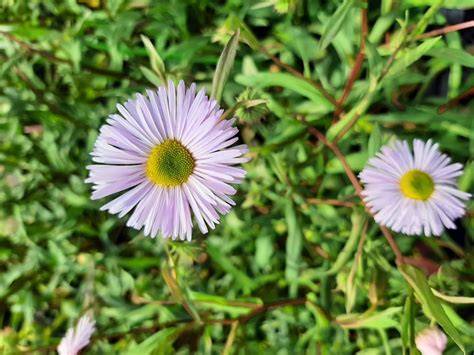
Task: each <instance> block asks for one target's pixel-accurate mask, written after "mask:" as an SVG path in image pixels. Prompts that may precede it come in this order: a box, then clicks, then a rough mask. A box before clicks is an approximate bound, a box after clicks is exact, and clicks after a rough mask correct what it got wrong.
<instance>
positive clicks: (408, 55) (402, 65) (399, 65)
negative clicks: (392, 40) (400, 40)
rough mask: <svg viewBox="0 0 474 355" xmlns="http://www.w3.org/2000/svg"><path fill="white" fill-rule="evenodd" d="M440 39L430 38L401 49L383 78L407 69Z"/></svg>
mask: <svg viewBox="0 0 474 355" xmlns="http://www.w3.org/2000/svg"><path fill="white" fill-rule="evenodd" d="M440 39H441V37H435V38H430V39H427V40H426V41H424V42H423V43H422V44H420V45H419V46H418V47H416V48H410V49H406V50H404V51H402V52H401V53H400V54H399V56H398V57H397V59H395V62H394V63H393V65H392V67H391V68H390V70H389V71H388V73H387V75H386V77H385V78H389V77H393V76H394V75H396V74H399V73H400V72H402V71H404V70H405V69H407V68H408V67H409V66H410V65H412V64H413V63H415V62H416V61H418V60H419V59H420V58H421V57H422V56H424V55H425V54H426V53H428V51H429V50H430V49H431V47H433V46H434V45H435V44H436V42H438V41H439V40H440Z"/></svg>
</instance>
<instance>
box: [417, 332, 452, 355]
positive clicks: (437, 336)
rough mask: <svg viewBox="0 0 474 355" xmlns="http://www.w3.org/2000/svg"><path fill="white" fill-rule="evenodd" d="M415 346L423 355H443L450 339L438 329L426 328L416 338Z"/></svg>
mask: <svg viewBox="0 0 474 355" xmlns="http://www.w3.org/2000/svg"><path fill="white" fill-rule="evenodd" d="M415 344H416V348H417V349H418V350H420V352H421V355H441V354H443V351H444V349H446V345H447V344H448V338H447V337H446V334H444V333H443V332H442V331H441V330H439V329H438V328H426V329H425V330H423V331H422V332H421V333H419V334H418V335H417V336H416V338H415Z"/></svg>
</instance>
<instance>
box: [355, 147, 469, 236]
mask: <svg viewBox="0 0 474 355" xmlns="http://www.w3.org/2000/svg"><path fill="white" fill-rule="evenodd" d="M438 148H439V146H438V144H433V143H432V141H431V140H428V141H427V142H426V143H425V142H423V141H421V140H419V139H415V140H414V143H413V151H414V154H412V152H411V150H410V148H409V146H408V143H407V142H406V141H396V142H395V143H394V144H393V145H390V146H385V147H382V149H381V152H379V153H377V155H376V156H375V157H374V158H371V159H370V160H369V162H368V164H367V166H366V167H365V169H364V170H363V171H362V172H361V173H360V175H359V177H360V179H361V181H362V183H364V185H365V189H364V191H363V192H362V195H363V196H364V201H365V202H366V204H367V206H368V208H369V209H370V211H371V212H372V213H374V218H375V221H376V222H377V223H379V224H381V225H384V226H387V227H389V228H391V229H392V230H394V231H396V232H401V233H404V234H410V235H421V234H424V235H425V236H431V235H436V236H438V235H441V233H443V231H444V228H449V229H455V228H456V226H455V224H454V223H453V221H454V220H455V219H456V218H459V217H461V216H462V215H463V214H464V212H465V206H464V202H463V200H467V199H469V198H470V196H471V195H470V194H468V193H466V192H462V191H460V190H459V189H458V188H457V181H456V180H457V177H459V176H460V175H462V165H461V164H458V163H456V164H451V159H450V158H449V157H448V156H447V155H446V154H442V153H441V152H440V151H439V149H438Z"/></svg>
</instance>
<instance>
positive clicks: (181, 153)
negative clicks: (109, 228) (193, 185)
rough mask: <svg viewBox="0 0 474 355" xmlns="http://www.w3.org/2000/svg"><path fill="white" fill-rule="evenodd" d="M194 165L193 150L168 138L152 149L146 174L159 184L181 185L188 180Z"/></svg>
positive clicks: (168, 185) (167, 185)
mask: <svg viewBox="0 0 474 355" xmlns="http://www.w3.org/2000/svg"><path fill="white" fill-rule="evenodd" d="M194 166H195V161H194V158H193V156H192V154H191V152H190V151H189V150H188V149H187V148H186V147H185V146H183V145H182V144H181V143H180V142H178V141H177V140H174V139H167V140H165V141H164V142H163V143H160V144H158V145H157V146H156V147H154V148H153V149H152V151H151V153H150V156H149V157H148V161H147V163H146V175H147V177H148V178H149V179H150V180H151V181H153V182H154V183H155V184H157V185H160V186H164V187H171V186H179V185H182V184H184V183H185V182H186V181H188V178H189V176H190V175H191V174H192V173H193V170H194Z"/></svg>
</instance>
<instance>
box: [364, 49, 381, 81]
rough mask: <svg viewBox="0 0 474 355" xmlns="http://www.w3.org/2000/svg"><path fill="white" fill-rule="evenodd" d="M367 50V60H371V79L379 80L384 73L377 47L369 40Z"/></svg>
mask: <svg viewBox="0 0 474 355" xmlns="http://www.w3.org/2000/svg"><path fill="white" fill-rule="evenodd" d="M365 45H366V48H367V59H368V60H369V72H370V79H371V80H377V78H378V77H379V76H380V74H381V73H382V67H383V61H382V57H381V56H380V54H379V52H378V50H377V47H375V46H374V45H373V44H372V43H371V42H370V41H369V40H367V41H366V43H365Z"/></svg>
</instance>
